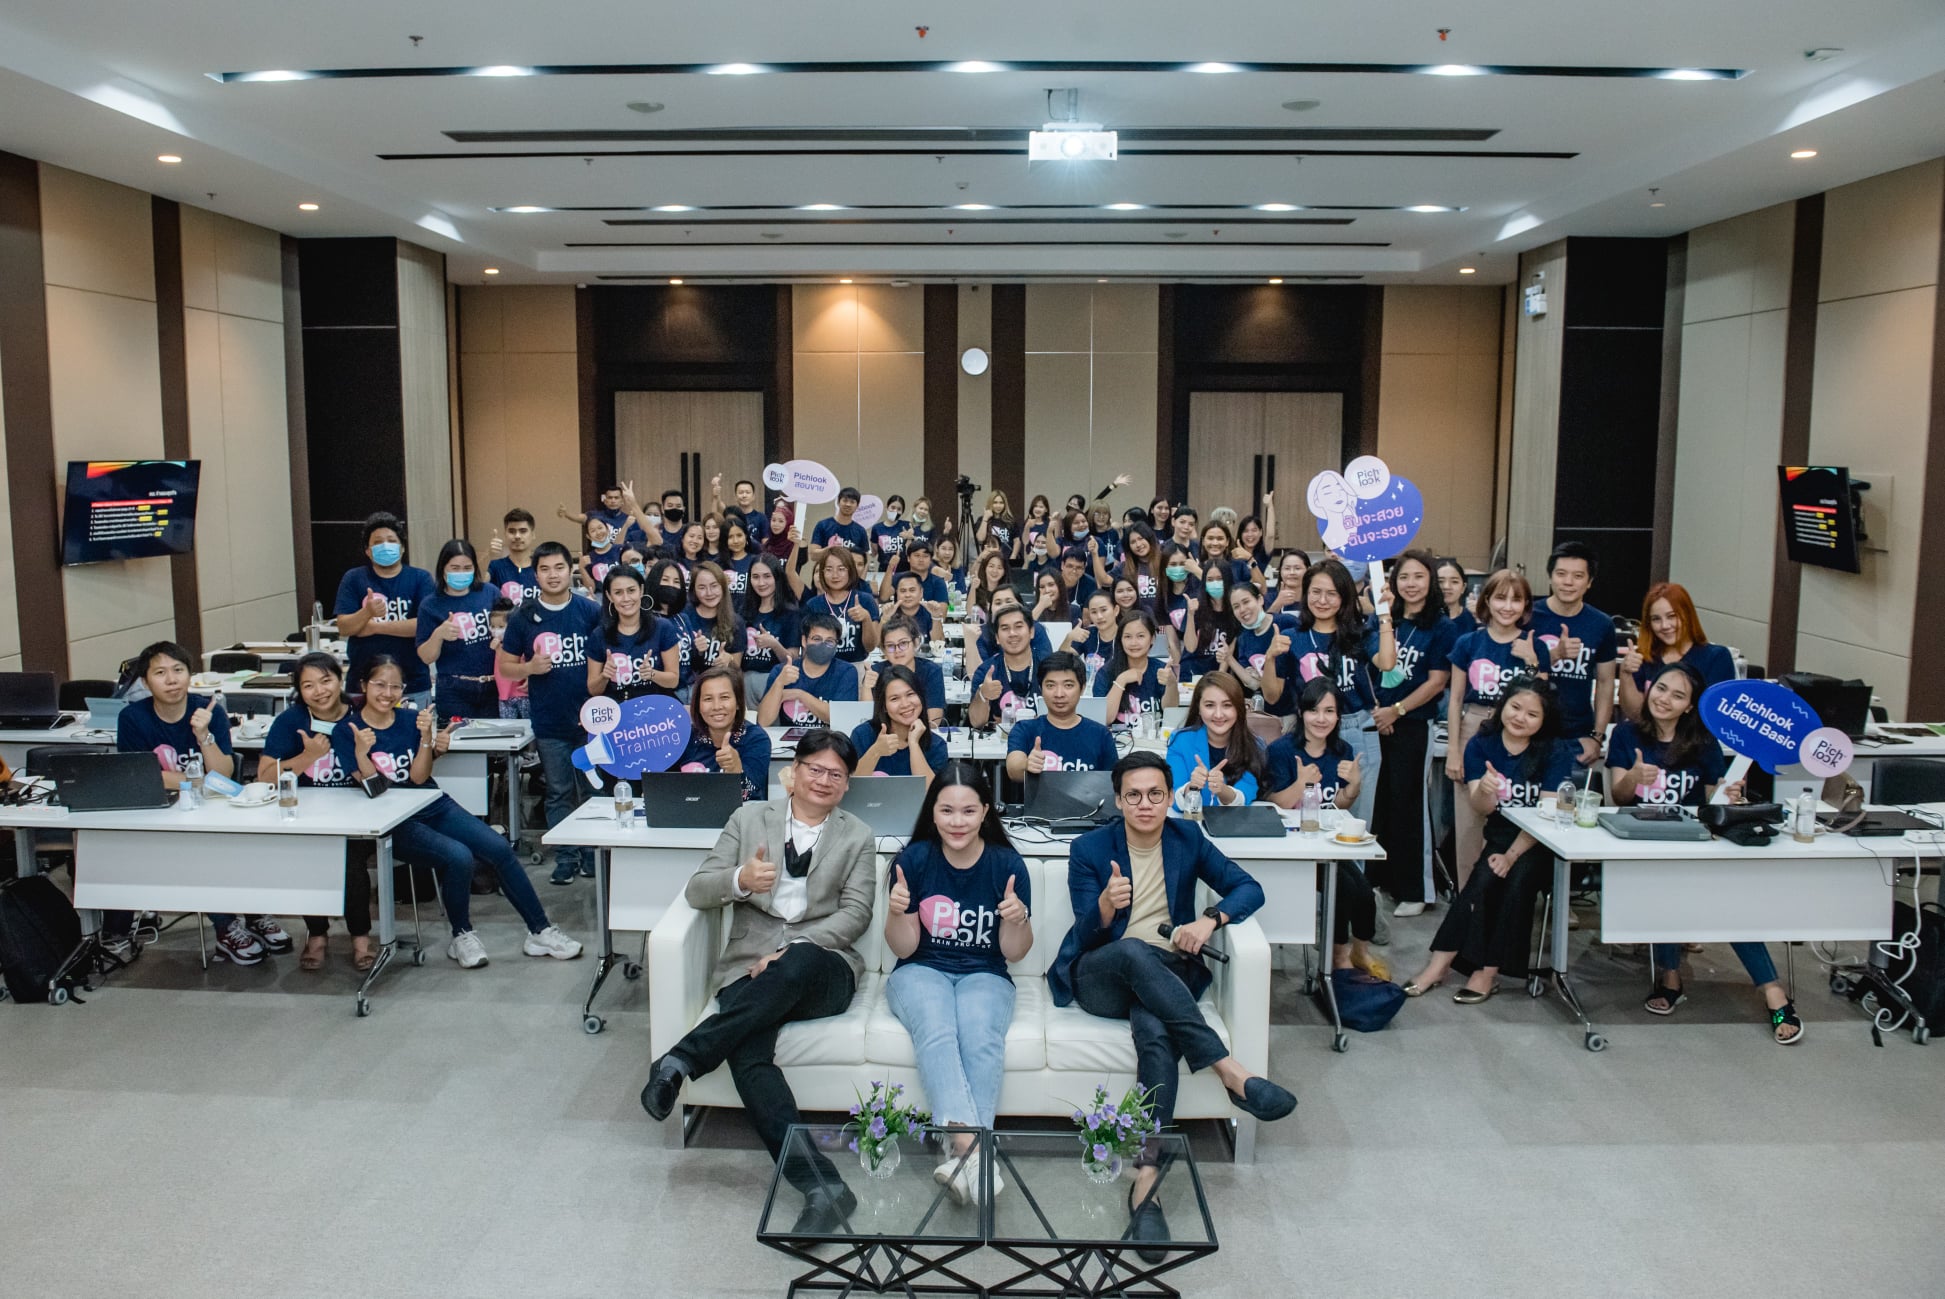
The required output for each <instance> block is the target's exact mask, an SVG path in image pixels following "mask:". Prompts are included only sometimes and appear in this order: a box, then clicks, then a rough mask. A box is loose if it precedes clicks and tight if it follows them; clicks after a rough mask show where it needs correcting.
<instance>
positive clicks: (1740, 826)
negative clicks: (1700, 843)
mask: <svg viewBox="0 0 1945 1299" xmlns="http://www.w3.org/2000/svg"><path fill="white" fill-rule="evenodd" d="M1695 816H1696V819H1697V820H1699V821H1700V822H1701V823H1702V824H1703V825H1705V826H1707V827H1708V830H1709V833H1710V834H1713V835H1714V836H1715V837H1716V838H1718V839H1727V840H1728V841H1729V842H1730V843H1733V844H1738V845H1740V846H1741V847H1744V848H1760V847H1762V846H1763V845H1765V844H1768V843H1771V842H1774V841H1775V839H1776V827H1777V826H1778V825H1780V824H1782V821H1783V807H1782V804H1780V803H1705V804H1703V805H1702V806H1701V807H1700V808H1698V809H1697V810H1696V813H1695Z"/></svg>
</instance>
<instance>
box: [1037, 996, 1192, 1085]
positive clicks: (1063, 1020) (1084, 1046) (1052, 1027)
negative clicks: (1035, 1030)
mask: <svg viewBox="0 0 1945 1299" xmlns="http://www.w3.org/2000/svg"><path fill="white" fill-rule="evenodd" d="M1199 1009H1200V1010H1201V1011H1202V1018H1203V1019H1204V1020H1205V1021H1207V1023H1208V1025H1209V1027H1210V1028H1213V1029H1214V1030H1215V1031H1216V1036H1217V1037H1219V1038H1221V1039H1222V1044H1223V1045H1224V1046H1228V1045H1229V1026H1228V1025H1227V1024H1225V1023H1223V1022H1222V1016H1221V1015H1220V1014H1218V1013H1217V1012H1216V1008H1215V1005H1214V1003H1212V1002H1210V1001H1208V1000H1204V1001H1203V1002H1202V1003H1201V1005H1200V1007H1199ZM1047 1067H1048V1068H1049V1069H1056V1070H1065V1071H1092V1072H1096V1073H1105V1072H1117V1073H1124V1074H1132V1073H1133V1072H1134V1071H1135V1038H1134V1034H1133V1033H1132V1032H1130V1031H1129V1029H1128V1021H1127V1020H1125V1019H1102V1018H1101V1017H1100V1016H1098V1015H1090V1014H1088V1013H1087V1012H1086V1011H1084V1010H1082V1009H1081V1008H1080V1007H1079V1006H1055V1005H1053V1004H1052V1003H1051V1002H1049V1004H1048V1007H1047Z"/></svg>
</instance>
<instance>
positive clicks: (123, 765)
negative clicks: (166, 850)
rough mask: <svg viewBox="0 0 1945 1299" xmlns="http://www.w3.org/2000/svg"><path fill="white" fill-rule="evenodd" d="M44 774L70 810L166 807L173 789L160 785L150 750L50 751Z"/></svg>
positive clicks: (157, 765) (159, 770)
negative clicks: (120, 751) (104, 751)
mask: <svg viewBox="0 0 1945 1299" xmlns="http://www.w3.org/2000/svg"><path fill="white" fill-rule="evenodd" d="M47 774H48V776H49V777H50V778H51V779H52V780H53V781H54V797H55V798H56V799H57V800H58V801H59V802H60V803H61V805H62V806H63V807H66V808H67V809H68V810H69V811H71V812H131V811H136V810H141V809H148V808H160V807H168V806H169V805H170V804H172V803H174V802H175V801H176V795H177V792H178V791H176V790H173V789H165V788H163V785H162V764H161V763H159V762H157V761H156V760H155V755H154V754H153V753H52V754H49V755H48V757H47Z"/></svg>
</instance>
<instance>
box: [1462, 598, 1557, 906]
mask: <svg viewBox="0 0 1945 1299" xmlns="http://www.w3.org/2000/svg"><path fill="white" fill-rule="evenodd" d="M1475 616H1476V617H1478V618H1480V619H1481V620H1483V625H1482V626H1481V627H1480V628H1479V629H1478V630H1477V631H1473V632H1468V633H1467V634H1466V635H1464V636H1460V637H1458V638H1457V639H1456V640H1454V641H1453V643H1452V648H1451V649H1450V650H1449V651H1448V652H1447V658H1448V659H1449V660H1450V663H1451V667H1452V675H1451V677H1450V678H1449V683H1448V684H1447V686H1446V696H1445V699H1446V703H1445V710H1446V716H1447V717H1448V718H1449V719H1451V722H1450V727H1451V732H1452V738H1451V740H1450V741H1449V742H1448V745H1447V748H1446V754H1445V774H1446V776H1447V777H1448V778H1449V779H1451V780H1452V781H1454V782H1457V783H1460V784H1463V782H1465V781H1466V780H1467V779H1468V777H1467V776H1466V774H1465V768H1464V760H1465V750H1466V745H1467V743H1468V742H1469V741H1470V740H1471V739H1472V737H1473V736H1474V735H1477V734H1478V733H1479V727H1480V725H1481V724H1482V723H1483V722H1484V721H1485V720H1486V718H1487V717H1489V716H1490V715H1491V714H1492V711H1493V709H1494V707H1495V706H1496V705H1497V704H1498V703H1499V701H1500V696H1501V695H1502V694H1503V693H1504V690H1505V687H1506V685H1507V684H1508V683H1510V682H1512V681H1513V680H1515V679H1516V678H1519V677H1522V676H1535V677H1545V676H1546V675H1547V661H1546V657H1545V655H1546V652H1547V651H1546V646H1544V645H1540V646H1535V644H1534V641H1533V633H1532V632H1531V631H1529V630H1528V629H1527V623H1528V622H1529V621H1530V620H1531V619H1532V616H1533V588H1532V587H1530V586H1528V585H1527V582H1526V579H1525V578H1524V577H1522V576H1520V575H1519V574H1518V573H1515V572H1513V571H1511V570H1510V569H1504V568H1502V569H1500V570H1499V571H1498V572H1497V573H1494V574H1493V575H1492V576H1491V577H1489V578H1487V579H1486V584H1485V585H1484V586H1482V587H1480V588H1479V601H1478V604H1477V605H1476V606H1475ZM1483 829H1484V820H1483V818H1482V817H1481V816H1479V815H1478V814H1476V813H1475V812H1474V811H1473V810H1472V804H1471V801H1470V800H1468V799H1467V798H1466V797H1465V791H1464V790H1463V789H1462V788H1459V789H1454V791H1453V799H1452V836H1453V843H1454V846H1455V853H1456V858H1455V862H1456V865H1457V866H1458V871H1459V885H1460V887H1461V888H1463V887H1464V886H1465V882H1466V876H1467V875H1468V874H1469V873H1470V872H1471V870H1472V863H1473V862H1474V861H1475V860H1477V859H1478V857H1479V852H1480V845H1481V844H1482V843H1483V842H1484V841H1483V840H1482V839H1481V837H1480V836H1481V833H1482V831H1483Z"/></svg>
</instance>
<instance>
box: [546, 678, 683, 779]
mask: <svg viewBox="0 0 1945 1299" xmlns="http://www.w3.org/2000/svg"><path fill="white" fill-rule="evenodd" d="M688 747H689V710H688V709H686V708H684V707H683V706H682V704H681V702H680V701H679V700H676V699H672V698H670V697H669V696H668V695H642V696H640V697H638V698H635V699H630V700H628V701H627V702H625V703H623V704H622V706H621V720H620V721H618V722H616V723H615V726H614V729H613V730H611V731H608V732H607V733H605V734H602V735H596V736H593V737H591V738H590V739H589V741H588V743H587V744H586V745H584V746H583V747H581V748H579V749H576V750H575V751H574V765H575V766H576V767H579V768H580V769H581V770H582V771H592V770H594V769H595V768H596V767H599V768H600V769H601V770H603V771H605V772H607V773H608V774H609V775H610V776H614V777H616V778H617V779H619V780H639V779H640V778H641V774H642V773H643V772H644V771H667V770H668V769H669V768H670V767H671V766H673V765H675V761H676V759H678V758H680V757H681V756H682V751H683V750H684V749H686V748H688ZM596 783H597V784H599V783H600V782H598V781H597V782H596Z"/></svg>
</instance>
